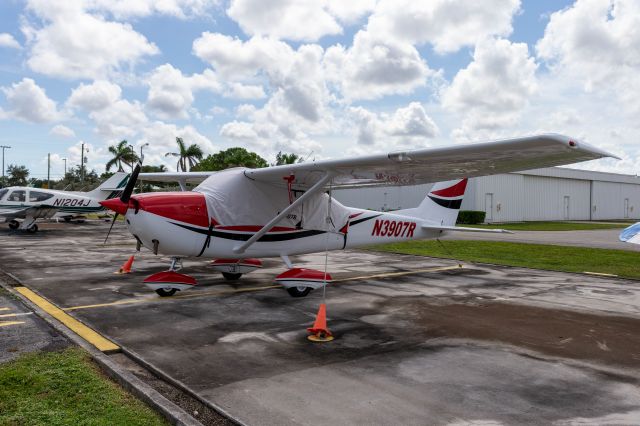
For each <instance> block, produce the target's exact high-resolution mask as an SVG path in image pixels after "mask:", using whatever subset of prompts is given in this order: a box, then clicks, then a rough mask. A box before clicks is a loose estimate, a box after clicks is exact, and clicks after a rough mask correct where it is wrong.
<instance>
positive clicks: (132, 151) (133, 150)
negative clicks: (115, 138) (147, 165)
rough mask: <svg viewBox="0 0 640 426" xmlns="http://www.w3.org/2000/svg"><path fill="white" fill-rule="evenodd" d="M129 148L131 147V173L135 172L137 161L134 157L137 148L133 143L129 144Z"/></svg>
mask: <svg viewBox="0 0 640 426" xmlns="http://www.w3.org/2000/svg"><path fill="white" fill-rule="evenodd" d="M129 148H131V173H133V163H135V161H133V157H135V156H136V150H135V149H134V148H133V145H129Z"/></svg>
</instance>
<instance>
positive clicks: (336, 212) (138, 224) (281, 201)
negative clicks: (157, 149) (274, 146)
mask: <svg viewBox="0 0 640 426" xmlns="http://www.w3.org/2000/svg"><path fill="white" fill-rule="evenodd" d="M607 156H612V155H611V154H608V153H607V152H604V151H601V150H599V149H597V148H595V147H592V146H589V145H587V144H584V143H581V142H578V141H576V140H575V139H570V138H568V137H565V136H561V135H538V136H531V137H523V138H515V139H508V140H501V141H495V142H488V143H482V144H470V145H455V146H451V147H441V148H427V149H419V150H414V151H401V152H392V153H389V154H383V155H371V156H364V157H356V158H347V159H340V160H327V161H316V162H310V163H298V164H291V165H283V166H277V167H269V168H263V169H245V168H234V169H227V170H224V171H221V172H203V173H198V172H194V173H177V174H174V173H145V174H143V175H141V178H142V179H145V180H152V181H179V182H180V184H181V186H182V187H184V185H185V183H187V182H202V183H201V184H200V185H198V186H197V187H196V188H195V189H194V190H193V191H191V192H165V193H162V192H158V193H147V194H138V195H131V194H132V192H133V186H134V185H135V182H136V179H137V178H138V173H139V166H138V167H137V168H136V170H135V171H134V172H133V175H132V178H131V179H130V181H129V183H128V185H127V188H125V190H124V192H123V194H122V196H121V198H114V199H111V200H107V201H103V202H101V204H102V205H103V206H105V207H108V208H109V209H111V210H114V211H115V212H116V213H118V214H122V215H124V216H125V220H126V225H127V227H128V229H129V232H131V234H133V236H134V237H135V238H136V240H137V242H138V249H139V248H140V246H144V247H147V248H149V249H151V250H152V251H153V252H154V253H155V254H163V255H166V256H169V257H172V258H173V260H172V262H171V266H170V268H169V270H168V271H164V272H159V273H156V274H153V275H151V276H149V277H148V278H146V279H145V280H144V283H145V284H146V285H147V286H148V287H150V288H152V289H154V290H155V291H156V292H157V293H158V294H159V295H161V296H170V295H173V294H174V293H175V292H176V291H177V290H184V289H187V288H190V287H192V286H193V285H195V284H196V281H195V279H194V278H192V277H190V276H188V275H184V274H180V273H178V272H176V271H177V269H178V268H177V266H178V265H179V264H180V262H179V260H180V259H181V258H183V257H206V258H213V259H215V260H214V261H213V263H212V267H213V269H215V270H217V271H219V272H222V273H223V275H224V276H225V278H227V279H238V278H239V277H240V276H241V275H242V274H245V273H248V272H250V271H252V270H255V269H256V268H259V267H260V266H261V261H260V260H258V259H256V258H258V257H277V256H279V257H281V258H282V260H283V261H284V263H285V264H286V265H287V267H288V268H289V269H288V270H287V271H285V272H284V273H282V274H280V275H278V276H277V277H276V278H275V281H276V282H277V283H279V284H281V285H282V286H284V287H285V288H286V289H287V291H288V292H289V294H291V295H292V296H294V297H301V296H306V295H307V294H308V293H309V291H310V290H311V289H315V288H319V287H321V286H323V285H325V283H326V282H327V281H331V276H330V275H329V274H326V272H323V271H318V270H311V269H302V268H294V267H293V265H292V264H291V262H290V260H289V256H291V255H296V254H304V253H313V252H322V251H325V250H341V249H350V248H354V247H359V246H363V245H372V244H379V243H389V242H398V241H407V240H413V239H426V238H438V237H440V236H441V235H442V234H443V232H447V231H473V232H504V231H502V230H489V229H475V228H460V227H456V226H455V223H456V218H457V216H458V210H459V209H460V204H461V202H462V197H463V196H464V192H465V188H466V184H467V178H469V177H474V176H483V175H490V174H497V173H506V172H511V171H518V170H528V169H534V168H539V167H549V166H558V165H563V164H570V163H575V162H579V161H585V160H592V159H596V158H602V157H607ZM443 179H444V180H447V179H454V180H450V181H447V182H440V183H436V184H435V185H434V186H433V188H432V189H431V191H430V192H429V193H428V194H427V196H426V198H425V199H424V201H422V203H421V204H420V205H419V206H418V207H416V208H412V209H405V210H398V211H394V212H378V211H371V210H363V209H357V208H351V207H346V206H343V205H342V204H340V203H339V202H337V201H336V200H335V199H332V198H331V195H330V194H331V189H333V188H344V187H365V186H376V185H377V186H379V185H416V184H422V183H429V182H434V181H438V180H443ZM327 192H328V193H327ZM114 223H115V218H114ZM112 226H113V224H112ZM109 231H110V230H109ZM107 237H108V235H107Z"/></svg>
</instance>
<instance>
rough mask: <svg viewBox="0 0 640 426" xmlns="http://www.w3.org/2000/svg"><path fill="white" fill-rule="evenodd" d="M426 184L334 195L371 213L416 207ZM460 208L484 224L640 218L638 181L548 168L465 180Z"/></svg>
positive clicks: (589, 172) (629, 178) (342, 191)
mask: <svg viewBox="0 0 640 426" xmlns="http://www.w3.org/2000/svg"><path fill="white" fill-rule="evenodd" d="M430 187H431V185H430V184H428V185H417V186H409V187H379V188H367V189H357V190H355V189H344V190H336V191H334V196H335V197H336V199H337V200H338V201H340V202H341V203H343V204H346V205H348V206H354V207H360V208H369V209H374V210H397V209H404V208H411V207H415V206H417V205H418V204H420V202H421V201H422V200H423V199H424V197H425V196H426V194H427V192H428V191H429V189H430ZM462 209H463V210H482V211H485V212H486V214H487V216H486V221H487V222H520V221H536V220H611V219H640V178H638V177H636V176H632V175H621V174H615V173H602V172H592V171H588V170H577V169H568V168H563V167H552V168H545V169H536V170H529V171H525V172H518V173H507V174H501V175H494V176H483V177H479V178H473V179H470V180H469V185H468V186H467V191H466V194H465V198H464V200H463V202H462Z"/></svg>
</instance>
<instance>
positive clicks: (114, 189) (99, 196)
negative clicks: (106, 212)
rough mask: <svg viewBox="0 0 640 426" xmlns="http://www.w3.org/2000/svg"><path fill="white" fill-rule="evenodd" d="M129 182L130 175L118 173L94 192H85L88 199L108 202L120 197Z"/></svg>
mask: <svg viewBox="0 0 640 426" xmlns="http://www.w3.org/2000/svg"><path fill="white" fill-rule="evenodd" d="M128 180H129V173H125V172H116V173H114V174H113V176H111V177H110V178H109V179H107V180H105V181H104V182H102V183H101V184H100V186H98V187H97V188H96V189H94V190H93V191H89V192H85V193H84V195H85V196H87V197H91V198H94V199H96V200H107V199H110V198H113V197H116V196H118V195H119V194H120V193H121V192H122V190H123V189H124V187H125V185H126V184H127V181H128Z"/></svg>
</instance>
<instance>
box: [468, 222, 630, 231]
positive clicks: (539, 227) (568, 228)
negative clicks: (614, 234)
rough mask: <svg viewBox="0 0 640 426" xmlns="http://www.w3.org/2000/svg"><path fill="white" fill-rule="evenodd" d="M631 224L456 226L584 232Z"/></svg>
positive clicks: (536, 223)
mask: <svg viewBox="0 0 640 426" xmlns="http://www.w3.org/2000/svg"><path fill="white" fill-rule="evenodd" d="M632 223H633V222H629V223H626V222H618V223H598V222H595V223H594V222H519V223H502V224H491V225H458V226H468V227H471V228H500V229H508V230H510V231H585V230H592V229H615V228H626V227H627V226H629V225H631V224H632Z"/></svg>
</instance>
